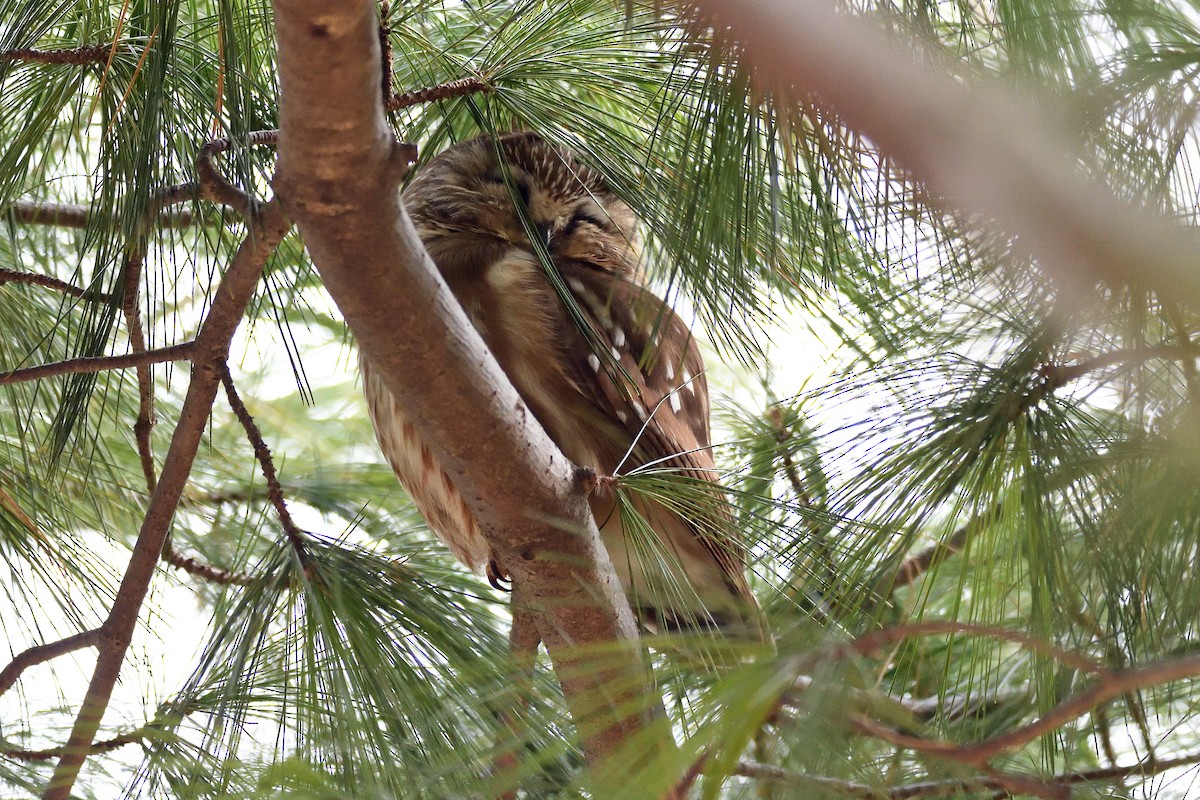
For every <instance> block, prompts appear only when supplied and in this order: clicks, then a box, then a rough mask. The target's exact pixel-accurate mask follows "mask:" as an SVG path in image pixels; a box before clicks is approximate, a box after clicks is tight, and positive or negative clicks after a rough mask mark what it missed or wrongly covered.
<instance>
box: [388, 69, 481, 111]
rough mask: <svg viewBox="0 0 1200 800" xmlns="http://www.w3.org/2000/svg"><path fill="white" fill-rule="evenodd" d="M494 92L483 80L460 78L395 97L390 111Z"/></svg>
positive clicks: (389, 105)
mask: <svg viewBox="0 0 1200 800" xmlns="http://www.w3.org/2000/svg"><path fill="white" fill-rule="evenodd" d="M490 91H492V86H491V84H489V83H488V82H487V81H485V80H484V79H483V78H476V77H470V78H459V79H458V80H456V81H447V82H446V83H440V84H438V85H437V86H427V87H425V88H424V89H414V90H413V91H411V92H405V93H403V94H398V95H394V96H393V97H392V98H391V99H389V100H388V103H387V109H388V111H399V110H400V109H402V108H408V107H409V106H416V105H420V104H422V103H432V102H433V101H435V100H448V99H450V98H451V97H464V96H466V95H469V94H479V93H481V92H490Z"/></svg>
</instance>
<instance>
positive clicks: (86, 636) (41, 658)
mask: <svg viewBox="0 0 1200 800" xmlns="http://www.w3.org/2000/svg"><path fill="white" fill-rule="evenodd" d="M99 638H100V629H99V628H94V629H92V630H90V631H83V632H81V633H77V634H75V635H74V636H68V637H66V638H65V639H59V640H58V641H57V642H50V643H49V644H39V645H36V646H34V647H30V648H29V649H27V650H23V651H22V652H20V653H18V654H17V656H16V657H15V658H13V660H12V661H10V662H8V666H6V667H5V668H4V669H3V670H0V694H4V693H5V692H7V691H8V690H9V689H11V688H12V686H13V684H15V683H16V682H17V679H18V678H20V677H21V673H22V672H24V671H25V670H27V669H29V668H30V667H32V666H34V665H35V664H43V663H45V662H47V661H50V660H52V659H55V658H58V657H59V656H62V655H66V654H67V653H73V652H75V651H76V650H82V649H83V648H85V647H94V646H95V645H96V642H97V641H98V640H99Z"/></svg>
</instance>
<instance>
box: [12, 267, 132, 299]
mask: <svg viewBox="0 0 1200 800" xmlns="http://www.w3.org/2000/svg"><path fill="white" fill-rule="evenodd" d="M6 283H20V284H23V285H25V286H41V287H43V288H45V289H53V290H54V291H56V292H59V293H61V294H65V295H67V296H68V297H77V298H79V299H80V300H100V301H102V302H107V301H108V300H109V295H108V294H106V293H104V292H96V291H93V290H91V289H84V288H82V287H79V286H76V285H75V284H73V283H68V282H67V281H64V280H60V279H58V278H55V277H52V276H50V275H39V274H37V273H35V272H21V271H20V270H15V269H2V268H0V286H3V285H4V284H6Z"/></svg>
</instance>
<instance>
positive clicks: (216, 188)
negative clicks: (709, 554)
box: [0, 0, 1200, 798]
mask: <svg viewBox="0 0 1200 800" xmlns="http://www.w3.org/2000/svg"><path fill="white" fill-rule="evenodd" d="M1195 11H1196V9H1195V8H1194V6H1192V5H1190V4H1188V3H1184V2H1169V3H1163V2H1142V0H1128V1H1127V2H1121V3H1083V2H1068V0H1044V2H1040V3H1039V2H1033V0H1027V1H1026V2H1008V1H1006V2H999V3H987V4H969V3H936V4H935V3H911V4H910V3H904V4H891V3H841V4H837V6H836V8H835V7H834V5H833V4H829V5H826V4H821V3H795V2H780V1H779V0H775V1H772V0H726V1H725V2H717V0H705V1H704V2H700V3H699V4H698V7H695V6H693V4H691V3H677V4H676V3H667V2H656V3H652V4H643V3H624V4H622V3H614V2H611V0H559V1H558V2H553V3H551V2H546V1H545V0H493V1H492V2H474V0H469V1H468V0H464V1H463V2H444V0H443V1H442V2H416V3H412V4H406V5H404V6H401V7H396V8H388V7H387V6H386V5H385V6H375V5H374V4H371V3H366V2H346V3H338V4H331V3H327V2H320V1H319V0H279V1H278V2H277V3H275V4H274V5H271V4H267V3H262V2H253V3H242V4H236V3H229V2H224V1H219V2H210V0H192V2H186V3H183V2H175V1H174V0H167V1H166V2H152V3H151V2H136V1H135V2H130V3H123V4H115V5H105V4H100V3H96V2H92V1H91V0H75V2H51V1H50V0H8V2H7V4H6V7H5V9H4V14H3V15H2V16H3V19H2V21H0V214H2V216H3V226H2V230H0V331H2V335H0V398H2V402H0V564H3V566H4V573H3V578H4V579H3V581H2V582H0V586H3V587H4V589H3V595H2V596H0V630H3V632H4V635H5V637H6V638H7V640H8V642H9V645H8V650H9V653H8V654H5V656H4V658H2V659H0V661H3V662H4V663H0V787H2V788H3V792H0V794H3V795H4V796H10V795H11V796H22V795H26V794H27V795H37V794H42V795H44V796H45V797H51V798H66V797H71V796H79V797H114V796H122V795H123V796H129V797H143V796H148V797H158V796H161V797H261V796H281V797H314V798H315V797H365V798H375V797H397V798H409V797H430V798H443V797H471V796H482V797H514V798H515V797H576V796H591V797H621V798H625V797H632V798H636V797H679V798H682V797H688V796H702V797H711V798H717V797H721V798H736V797H750V796H758V797H770V798H784V797H802V798H821V797H831V798H834V797H839V798H840V797H861V798H879V797H884V798H918V797H971V798H974V797H979V798H983V797H996V796H1019V797H1025V796H1031V797H1045V798H1059V797H1068V796H1071V797H1130V798H1132V797H1150V796H1156V797H1157V796H1161V797H1188V796H1190V794H1192V793H1193V791H1194V790H1192V789H1191V788H1190V787H1191V786H1192V784H1193V783H1194V782H1195V768H1194V765H1195V764H1197V763H1200V735H1198V734H1197V733H1195V732H1194V730H1193V729H1194V728H1195V725H1194V720H1193V717H1192V714H1193V713H1194V711H1195V709H1196V706H1197V704H1198V703H1200V696H1198V695H1197V692H1196V691H1195V689H1194V688H1193V687H1194V684H1195V677H1196V676H1197V675H1200V654H1198V653H1197V651H1196V646H1195V644H1194V642H1195V641H1196V637H1197V627H1198V624H1200V622H1198V621H1200V585H1198V583H1197V581H1198V578H1197V570H1196V569H1195V566H1194V565H1195V562H1196V559H1197V552H1198V548H1200V490H1198V489H1197V486H1196V478H1195V476H1196V475H1197V474H1198V472H1197V467H1200V458H1198V456H1197V453H1200V434H1198V433H1197V431H1198V430H1200V428H1198V427H1197V426H1198V425H1200V418H1198V416H1197V414H1198V413H1200V411H1198V409H1200V394H1198V392H1200V376H1198V374H1197V366H1196V358H1197V356H1200V343H1196V342H1194V340H1193V338H1192V337H1193V336H1195V335H1197V333H1198V332H1200V330H1198V329H1200V318H1198V316H1197V313H1196V309H1197V308H1198V307H1200V278H1197V277H1196V275H1197V273H1196V270H1195V267H1194V265H1195V264H1196V263H1197V258H1196V256H1197V255H1198V254H1200V250H1198V249H1197V247H1196V245H1195V243H1194V241H1193V237H1192V236H1191V233H1192V231H1193V227H1194V226H1195V225H1196V219H1195V216H1196V213H1197V190H1196V185H1195V181H1194V178H1193V175H1192V159H1193V158H1194V156H1195V153H1196V144H1197V139H1196V136H1195V133H1194V127H1195V125H1194V122H1195V116H1196V111H1197V108H1198V106H1197V103H1198V102H1200V93H1198V91H1197V89H1198V87H1197V85H1196V84H1197V82H1198V81H1200V70H1198V69H1197V64H1200V48H1198V45H1197V44H1196V43H1197V42H1200V24H1198V22H1197V19H1198V18H1197V16H1196V13H1195ZM513 129H531V130H536V131H538V132H540V133H541V134H543V135H544V136H546V137H547V138H548V139H550V140H552V141H554V142H556V143H559V144H561V145H563V146H565V147H569V148H570V149H572V150H573V151H575V152H576V153H578V154H579V155H580V157H581V158H582V159H583V160H584V161H585V162H586V163H588V164H590V165H591V166H593V167H595V168H596V169H599V170H601V171H602V172H603V173H604V175H605V176H606V178H607V179H608V181H609V183H610V184H611V185H612V186H613V188H614V189H615V191H617V192H618V193H619V194H620V195H621V196H622V197H623V198H624V199H626V200H627V202H628V203H629V204H630V205H631V207H633V208H634V209H635V210H636V211H637V213H638V214H639V216H640V217H641V219H642V220H643V221H644V228H645V230H644V237H645V251H646V258H647V264H648V268H649V272H650V275H651V279H652V282H653V285H654V287H655V288H656V290H657V291H659V292H660V293H662V294H665V295H667V296H668V297H669V298H670V299H671V301H672V302H673V304H674V305H675V306H676V307H677V308H679V309H680V310H681V311H683V312H684V313H687V314H689V315H690V316H692V317H694V320H695V328H696V331H697V335H698V337H700V338H701V339H702V340H703V342H704V345H705V347H706V361H707V362H708V363H709V364H710V365H711V366H710V372H709V375H708V379H709V382H710V384H711V385H713V386H714V387H716V388H717V390H718V392H723V396H724V397H725V400H724V402H723V403H722V405H721V409H720V414H719V418H718V419H717V421H716V426H715V429H716V432H717V436H716V438H717V441H718V445H717V448H716V455H717V460H718V463H719V464H720V465H721V467H722V468H723V471H724V475H723V480H724V483H725V485H726V486H727V488H728V490H729V503H730V504H731V505H730V509H731V511H732V513H733V516H734V518H735V520H736V523H737V527H738V529H739V530H740V531H741V533H742V534H743V535H744V536H745V537H746V539H747V542H748V544H749V549H750V555H749V564H748V570H749V573H750V575H751V582H752V585H753V588H754V590H755V592H756V595H757V596H758V598H759V601H760V603H761V605H762V607H763V610H764V614H765V616H766V619H767V621H768V626H769V629H770V631H771V634H772V635H771V641H770V642H743V641H740V640H738V639H736V638H722V637H719V636H708V635H703V634H696V633H693V634H686V633H670V632H664V633H660V634H657V635H650V634H649V633H648V632H647V631H639V630H638V629H637V628H636V627H635V626H634V623H633V618H632V616H631V615H630V614H629V610H628V608H627V607H626V605H625V603H624V600H623V598H621V597H619V596H617V595H615V594H614V593H613V592H612V590H611V589H606V588H604V587H605V586H611V582H606V580H605V579H606V575H605V574H604V572H603V569H602V568H598V567H597V565H596V564H595V563H593V562H592V561H590V560H589V559H590V558H591V556H589V555H588V553H589V552H592V551H590V550H588V547H589V546H590V545H588V542H590V541H592V540H590V539H588V538H587V537H582V538H581V537H579V536H578V535H576V534H569V533H566V532H565V531H564V529H563V525H562V520H558V521H554V522H551V521H543V522H542V523H538V524H531V523H529V522H528V519H527V517H526V516H525V515H523V509H525V508H527V507H529V505H530V504H540V505H541V506H542V507H545V505H546V504H547V503H556V504H558V506H561V508H562V518H563V519H566V520H569V521H570V522H571V523H572V524H573V525H574V526H575V528H574V529H575V530H585V531H586V530H587V529H588V525H589V524H590V514H589V513H588V512H587V510H586V508H587V507H586V503H584V502H583V495H582V494H581V493H582V492H584V491H585V490H586V487H584V486H581V485H580V483H579V482H578V481H577V480H576V479H575V478H576V476H575V475H574V473H573V472H572V470H571V468H570V467H569V466H568V465H567V464H566V463H565V461H564V460H563V459H562V457H561V454H556V453H555V451H554V448H553V447H552V446H550V445H549V442H548V441H547V440H545V437H540V432H539V431H530V430H529V429H527V428H525V427H522V424H523V423H522V422H521V418H520V416H519V415H517V414H515V412H513V410H512V407H511V406H506V405H504V404H501V403H495V404H492V405H491V406H481V407H476V408H470V409H466V408H462V407H459V406H457V405H455V403H454V401H452V400H450V399H448V397H449V396H448V395H438V394H437V393H436V392H435V391H434V390H432V389H431V388H430V386H429V384H428V382H427V381H424V380H423V379H422V376H423V375H428V374H429V373H428V370H429V369H430V367H429V364H428V363H427V361H424V360H422V359H423V358H426V359H431V358H434V357H436V358H437V359H438V360H439V362H440V363H444V364H449V367H448V368H447V369H446V374H447V375H449V378H447V380H449V381H451V382H455V381H457V383H456V384H454V385H457V386H460V387H464V389H463V390H464V391H468V390H469V391H473V392H476V393H477V394H479V395H481V396H497V397H507V396H509V395H505V394H504V392H505V391H509V392H511V387H508V388H507V390H506V389H505V386H504V385H503V384H504V381H503V377H502V375H500V374H499V373H497V372H496V371H495V370H494V369H490V370H489V367H488V366H486V360H485V359H484V358H483V357H482V355H480V351H479V350H478V349H472V348H477V347H478V341H477V340H475V341H474V343H472V341H471V339H470V337H466V336H463V335H462V331H461V330H456V329H455V328H454V327H453V326H454V324H455V322H454V318H453V317H452V316H449V315H447V314H446V313H444V309H442V308H441V307H438V306H437V305H436V304H432V303H428V302H425V303H421V302H416V301H414V298H415V297H420V296H421V295H420V291H424V289H421V288H420V287H423V286H425V285H426V284H424V283H422V281H424V280H426V279H427V278H428V277H429V272H428V269H427V267H425V265H424V264H425V262H424V261H423V260H422V254H421V251H420V245H419V241H417V240H416V239H415V237H414V235H413V234H412V231H411V229H410V228H406V227H405V225H404V224H403V223H402V217H401V215H400V210H399V205H398V204H397V203H396V202H395V197H396V192H397V191H398V189H399V187H400V186H401V185H402V184H403V181H404V179H405V176H406V175H407V174H408V173H409V170H410V166H411V165H410V163H409V162H410V161H415V168H416V169H419V168H420V165H421V163H423V162H424V161H426V160H428V159H429V158H431V157H432V156H434V155H435V154H437V153H438V152H439V151H441V150H443V149H444V148H446V147H447V146H449V145H450V144H451V143H453V142H456V141H460V140H463V139H466V138H469V137H471V136H474V135H477V134H479V133H488V132H499V131H507V130H513ZM401 143H405V144H401ZM409 145H413V146H409ZM389 275H390V276H391V277H390V278H389V277H388V276H389ZM397 276H398V277H397ZM414 287H416V288H414ZM783 342H787V343H792V344H783ZM795 342H801V343H802V344H801V345H800V346H799V347H797V346H795V345H794V343H795ZM356 346H361V347H362V348H363V349H364V351H366V352H369V353H370V354H371V355H372V356H377V359H376V360H377V362H378V363H381V364H385V369H386V371H387V372H388V374H389V381H391V382H393V383H394V388H395V389H396V390H397V391H398V393H400V394H403V395H404V396H405V397H406V398H408V401H409V402H412V403H415V404H417V406H414V407H420V408H422V409H426V410H427V411H428V416H429V417H430V419H431V420H433V422H432V423H431V424H433V425H434V427H435V428H436V427H437V415H438V414H444V415H445V418H446V419H451V418H458V419H468V418H469V419H470V420H471V423H470V424H463V425H460V426H458V427H457V428H454V427H453V426H446V425H442V426H441V428H440V430H441V431H442V434H441V435H442V436H443V438H444V441H442V443H441V444H442V445H443V446H444V447H445V448H446V449H447V451H448V452H455V453H460V454H466V456H465V457H464V459H463V462H464V466H463V467H462V468H461V469H462V476H461V479H462V480H463V481H468V482H470V485H471V486H473V487H475V488H476V489H478V491H477V495H478V496H480V497H486V498H488V501H487V503H486V507H487V510H486V514H487V522H488V523H489V529H490V530H492V531H493V533H492V535H494V536H496V537H498V539H497V540H498V541H504V542H515V541H522V542H532V543H533V545H531V546H536V547H537V548H540V550H539V551H538V553H539V555H544V556H546V557H547V558H546V560H547V563H548V564H556V565H559V566H561V564H562V563H564V562H562V561H561V559H559V560H555V558H553V556H554V555H555V554H558V555H559V556H561V555H562V554H563V553H568V552H569V553H571V554H572V555H573V558H574V560H573V561H571V562H570V563H571V565H572V566H571V569H572V570H573V572H572V578H571V580H572V581H575V583H573V584H572V587H571V588H570V591H571V592H574V594H573V595H571V596H572V597H573V598H574V599H573V600H572V601H571V603H565V602H564V603H562V604H559V605H554V606H553V607H550V608H546V609H542V610H540V611H538V612H537V613H534V612H533V611H530V610H529V607H525V606H522V604H521V602H519V601H520V598H521V597H522V596H524V597H527V598H528V597H534V598H537V597H545V596H546V594H545V592H553V593H558V594H562V592H563V591H565V590H564V589H563V584H562V583H561V582H560V583H554V582H553V581H556V580H559V579H560V578H561V574H560V573H561V570H557V571H556V568H547V570H546V572H545V574H544V575H535V576H534V577H533V578H532V579H531V584H530V585H527V586H523V587H517V589H518V591H517V595H515V596H514V597H513V598H511V599H512V600H513V601H514V602H513V603H512V604H511V605H510V602H509V601H510V598H508V597H506V596H505V595H503V594H501V593H497V592H494V591H492V590H491V589H489V588H488V586H487V584H486V582H485V581H484V580H483V579H482V578H480V577H477V576H473V575H470V574H468V573H466V572H465V571H464V570H463V569H462V568H461V567H458V566H456V565H455V564H454V563H453V562H452V559H451V558H450V556H449V554H448V553H446V552H444V550H443V549H442V548H441V547H440V545H438V544H437V543H436V542H435V541H434V539H433V537H432V536H431V534H430V533H429V532H428V530H427V529H426V528H425V526H424V523H423V521H422V520H421V518H420V516H419V515H418V514H417V512H416V510H415V509H414V508H413V507H412V505H411V503H410V502H409V501H408V499H407V498H406V497H405V495H404V493H403V491H402V490H401V489H400V487H399V486H398V485H397V484H396V481H395V479H394V477H393V476H392V474H391V471H390V469H389V468H388V467H387V466H386V464H384V463H383V462H382V460H381V459H380V457H379V455H378V453H377V450H376V448H375V444H374V440H373V434H372V432H371V429H370V425H369V422H368V421H367V417H366V412H365V408H364V406H363V404H362V401H361V399H360V395H359V388H358V386H357V385H356V377H355V370H354V367H353V363H354V359H353V357H352V353H353V350H354V348H355V347H356ZM801 348H802V349H801ZM814 355H817V356H818V357H814ZM818 362H819V363H818ZM481 365H482V366H481ZM492 367H494V364H492ZM423 370H424V371H425V372H423ZM809 372H812V373H813V374H811V375H810V374H808V373H809ZM445 385H446V384H445V383H444V382H443V383H439V386H445ZM497 393H498V394H497ZM455 431H457V432H455ZM485 434H486V435H487V436H489V437H494V439H495V442H497V443H498V444H496V447H497V448H499V449H498V450H497V449H495V448H493V449H491V450H490V451H489V452H491V453H493V454H494V453H502V454H504V453H507V457H506V458H504V459H502V460H501V462H502V463H496V462H495V461H484V460H483V459H480V458H478V457H476V458H475V459H474V460H472V459H471V458H470V457H469V456H470V454H471V453H472V452H473V451H472V445H473V443H474V442H477V441H478V438H479V437H480V436H481V435H485ZM491 441H492V439H491V438H489V442H491ZM505 448H507V449H505ZM493 458H494V455H493ZM613 477H614V480H615V486H616V490H617V491H619V492H621V493H624V496H629V497H632V496H636V495H638V494H642V495H647V494H649V495H652V496H654V497H657V498H660V499H662V500H663V501H664V502H669V503H673V504H675V505H676V506H677V507H679V508H681V509H693V510H697V513H700V514H703V513H704V511H703V509H700V508H698V507H699V506H700V505H701V504H702V503H704V502H706V499H705V498H707V495H706V494H705V493H704V492H702V491H697V490H696V487H695V486H694V485H689V482H688V481H687V480H686V478H684V477H681V476H679V475H675V474H672V473H671V472H670V471H662V470H640V471H636V472H633V473H630V474H627V475H617V476H613ZM558 506H556V507H558ZM521 537H525V538H521ZM581 542H582V544H581ZM522 593H524V595H522ZM565 614H569V615H570V617H569V619H570V624H571V627H570V628H569V629H568V628H565V627H564V625H565V624H566V623H565V620H567V617H566V616H562V615H565ZM539 640H544V642H545V648H544V650H541V651H539V654H538V655H537V656H533V655H532V645H533V644H536V643H537V642H538V641H539ZM165 651H182V652H183V653H190V652H192V651H195V656H194V658H193V659H192V660H191V661H190V662H189V664H190V666H189V674H187V675H185V676H184V677H182V678H180V679H179V680H178V681H176V680H175V679H174V677H173V676H172V677H171V678H170V680H169V681H168V680H167V679H164V678H163V677H162V675H161V674H160V670H161V669H162V664H161V662H160V659H161V656H153V655H151V654H153V653H162V652H165ZM178 660H179V658H178V657H177V658H175V659H173V661H178Z"/></svg>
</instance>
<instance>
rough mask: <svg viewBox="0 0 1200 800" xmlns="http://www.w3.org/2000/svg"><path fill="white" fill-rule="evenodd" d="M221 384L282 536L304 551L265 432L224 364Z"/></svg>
mask: <svg viewBox="0 0 1200 800" xmlns="http://www.w3.org/2000/svg"><path fill="white" fill-rule="evenodd" d="M221 384H222V385H223V386H224V387H225V396H226V397H227V398H228V399H229V407H230V408H232V409H233V413H234V416H236V417H237V419H238V422H240V423H241V424H242V430H244V431H245V432H246V438H247V439H248V440H249V441H250V446H251V447H253V448H254V457H255V458H256V459H257V460H258V465H259V468H260V469H261V470H262V474H263V479H264V480H266V482H267V498H268V499H269V500H270V501H271V505H272V506H274V507H275V514H276V516H278V517H279V524H280V525H281V526H283V533H284V535H285V536H287V539H288V542H290V543H291V545H292V547H294V548H295V549H296V550H303V549H304V534H303V533H302V532H301V531H300V528H299V527H298V526H297V525H296V522H295V521H294V520H293V519H292V514H291V512H290V511H288V507H287V502H286V501H285V500H284V497H283V487H282V486H281V485H280V484H279V473H277V472H276V471H275V461H274V460H273V459H272V458H271V448H269V447H267V443H266V441H264V440H263V435H262V431H260V430H259V429H258V425H257V423H255V422H254V417H252V416H251V415H250V410H249V409H247V408H246V404H245V403H243V402H242V398H241V396H240V395H238V392H237V387H236V386H234V385H233V376H232V375H230V374H229V364H227V363H224V362H223V363H222V364H221Z"/></svg>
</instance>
